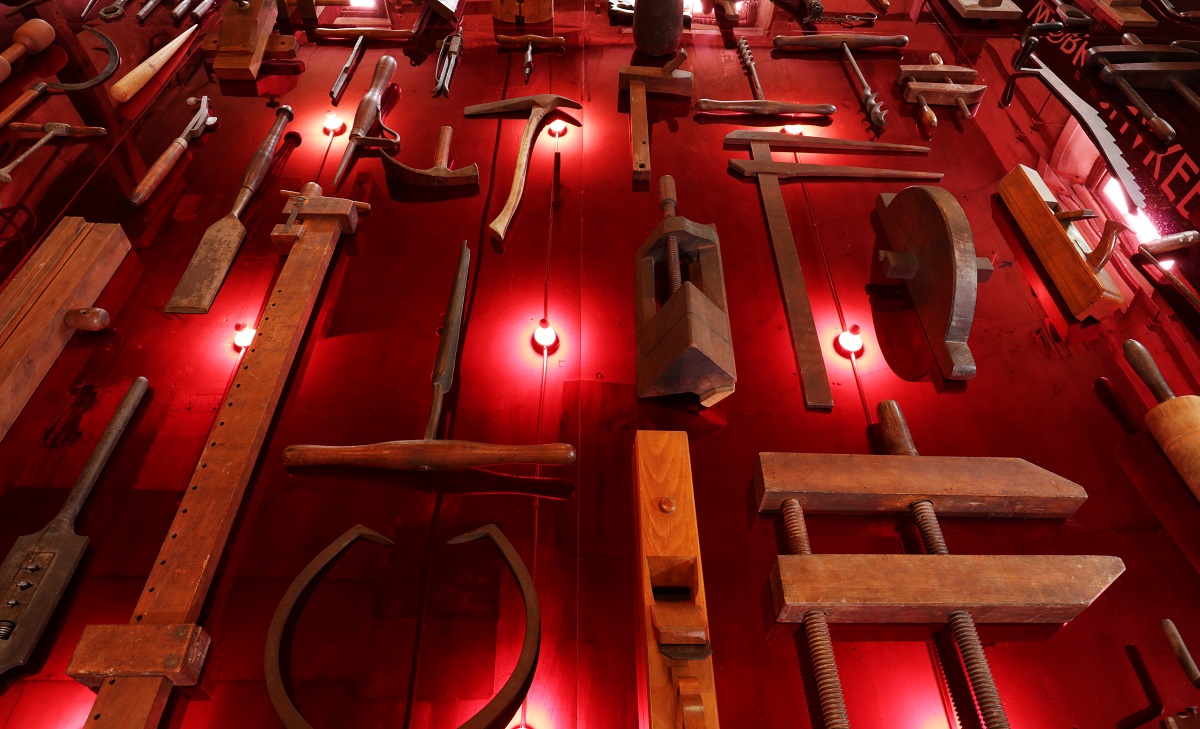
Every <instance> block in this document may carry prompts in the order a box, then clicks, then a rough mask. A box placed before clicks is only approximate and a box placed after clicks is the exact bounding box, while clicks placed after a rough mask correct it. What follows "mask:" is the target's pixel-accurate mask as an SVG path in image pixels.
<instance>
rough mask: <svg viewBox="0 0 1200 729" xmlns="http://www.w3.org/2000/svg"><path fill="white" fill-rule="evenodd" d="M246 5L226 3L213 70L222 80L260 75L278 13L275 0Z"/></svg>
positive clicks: (251, 0) (255, 0) (253, 0)
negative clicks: (242, 6) (241, 6)
mask: <svg viewBox="0 0 1200 729" xmlns="http://www.w3.org/2000/svg"><path fill="white" fill-rule="evenodd" d="M249 2H250V4H249V6H248V7H246V8H239V7H238V6H237V3H229V4H228V5H226V6H225V12H224V14H223V15H222V16H221V35H220V37H219V40H218V41H217V55H216V57H215V58H214V59H213V73H214V74H215V75H216V77H217V78H218V79H219V80H221V81H253V80H254V79H256V78H258V69H259V67H261V66H262V61H263V54H264V53H265V52H266V50H267V44H268V41H269V40H270V38H271V30H272V29H273V28H274V27H275V21H276V20H277V19H278V17H279V6H278V4H277V3H276V2H275V0H249Z"/></svg>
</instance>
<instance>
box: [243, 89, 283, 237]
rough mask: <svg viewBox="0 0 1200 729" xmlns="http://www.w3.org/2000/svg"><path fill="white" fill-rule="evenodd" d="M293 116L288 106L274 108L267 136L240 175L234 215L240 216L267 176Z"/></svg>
mask: <svg viewBox="0 0 1200 729" xmlns="http://www.w3.org/2000/svg"><path fill="white" fill-rule="evenodd" d="M294 117H295V114H294V113H293V112H292V107H290V106H286V105H285V106H281V107H279V108H278V109H276V110H275V122H274V123H273V124H272V125H271V129H270V131H268V132H267V136H265V137H263V140H262V142H260V143H259V145H258V149H256V150H255V151H254V156H253V157H251V158H250V164H249V165H247V166H246V172H245V173H244V174H243V175H242V184H241V185H240V186H239V187H238V194H237V199H236V200H234V203H233V210H232V211H231V212H232V213H233V215H234V217H239V218H240V217H241V215H242V211H243V210H245V209H246V204H247V203H249V202H250V198H252V197H254V193H256V192H258V188H259V186H260V185H262V181H263V179H264V178H265V177H266V176H267V170H269V169H271V163H272V162H274V161H275V152H277V151H278V149H277V148H278V146H279V140H280V139H282V138H283V129H284V127H286V126H287V125H288V122H290V121H291V120H292V119H293V118H294Z"/></svg>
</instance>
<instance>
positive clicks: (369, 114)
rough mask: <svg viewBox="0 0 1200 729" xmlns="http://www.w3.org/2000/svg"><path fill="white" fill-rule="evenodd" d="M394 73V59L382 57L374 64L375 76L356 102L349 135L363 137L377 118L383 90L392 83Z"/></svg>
mask: <svg viewBox="0 0 1200 729" xmlns="http://www.w3.org/2000/svg"><path fill="white" fill-rule="evenodd" d="M395 73H396V59H395V58H392V57H391V56H383V57H381V58H380V59H379V62H378V63H376V64H375V75H374V76H372V77H371V86H370V88H368V89H367V93H365V94H363V97H362V100H361V101H359V102H358V108H357V109H356V110H355V111H354V122H353V123H352V124H351V125H350V134H351V135H358V136H364V135H366V133H367V132H368V131H370V129H371V125H372V124H374V123H375V120H376V119H378V118H379V109H380V106H381V105H382V104H383V90H384V89H386V88H387V85H388V84H390V83H391V82H392V76H393V75H395Z"/></svg>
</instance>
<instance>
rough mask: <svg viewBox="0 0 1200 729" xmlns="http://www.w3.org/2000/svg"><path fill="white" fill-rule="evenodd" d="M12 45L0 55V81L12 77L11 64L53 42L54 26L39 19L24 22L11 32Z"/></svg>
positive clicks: (38, 51)
mask: <svg viewBox="0 0 1200 729" xmlns="http://www.w3.org/2000/svg"><path fill="white" fill-rule="evenodd" d="M12 41H13V42H12V45H11V46H9V47H8V48H6V49H5V50H4V52H3V53H0V81H5V80H7V79H8V77H9V76H11V75H12V67H13V64H14V63H16V62H17V61H19V60H21V57H22V56H26V55H29V56H32V55H33V54H35V53H41V52H42V51H44V50H46V49H47V48H49V47H50V44H51V43H53V42H54V26H52V25H50V24H49V23H47V22H46V21H44V20H42V19H41V18H33V19H32V20H26V21H25V22H24V23H22V24H21V25H20V26H19V27H18V28H17V29H16V30H14V31H13V35H12Z"/></svg>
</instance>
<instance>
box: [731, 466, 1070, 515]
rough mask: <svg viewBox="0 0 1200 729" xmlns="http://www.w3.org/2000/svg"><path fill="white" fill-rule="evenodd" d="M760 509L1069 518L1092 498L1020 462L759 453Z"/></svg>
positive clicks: (756, 476) (756, 477)
mask: <svg viewBox="0 0 1200 729" xmlns="http://www.w3.org/2000/svg"><path fill="white" fill-rule="evenodd" d="M754 489H755V492H756V493H757V495H758V510H759V511H760V512H762V511H777V510H779V505H780V504H781V503H782V502H783V500H784V499H796V500H797V501H799V502H800V506H801V507H803V508H804V511H805V512H807V513H813V514H821V513H825V514H883V513H898V512H904V513H907V512H908V510H909V509H908V507H909V504H911V503H913V502H914V501H921V500H926V501H929V502H930V503H932V504H933V506H934V508H935V509H937V512H938V514H939V515H941V516H1014V517H1040V518H1045V519H1066V518H1067V517H1069V516H1071V515H1072V514H1074V513H1075V510H1076V509H1078V508H1079V507H1080V506H1081V505H1082V504H1083V502H1084V501H1085V500H1086V499H1087V492H1086V491H1084V490H1083V487H1082V486H1080V485H1079V484H1077V483H1075V482H1073V481H1069V480H1067V479H1065V478H1063V477H1062V476H1059V475H1057V474H1054V473H1051V472H1050V471H1047V470H1045V469H1044V468H1039V467H1038V466H1035V465H1033V464H1032V463H1029V462H1028V461H1023V460H1021V459H1019V458H969V457H957V456H873V455H859V454H827V453H759V454H758V465H757V468H756V469H755V472H754Z"/></svg>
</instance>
